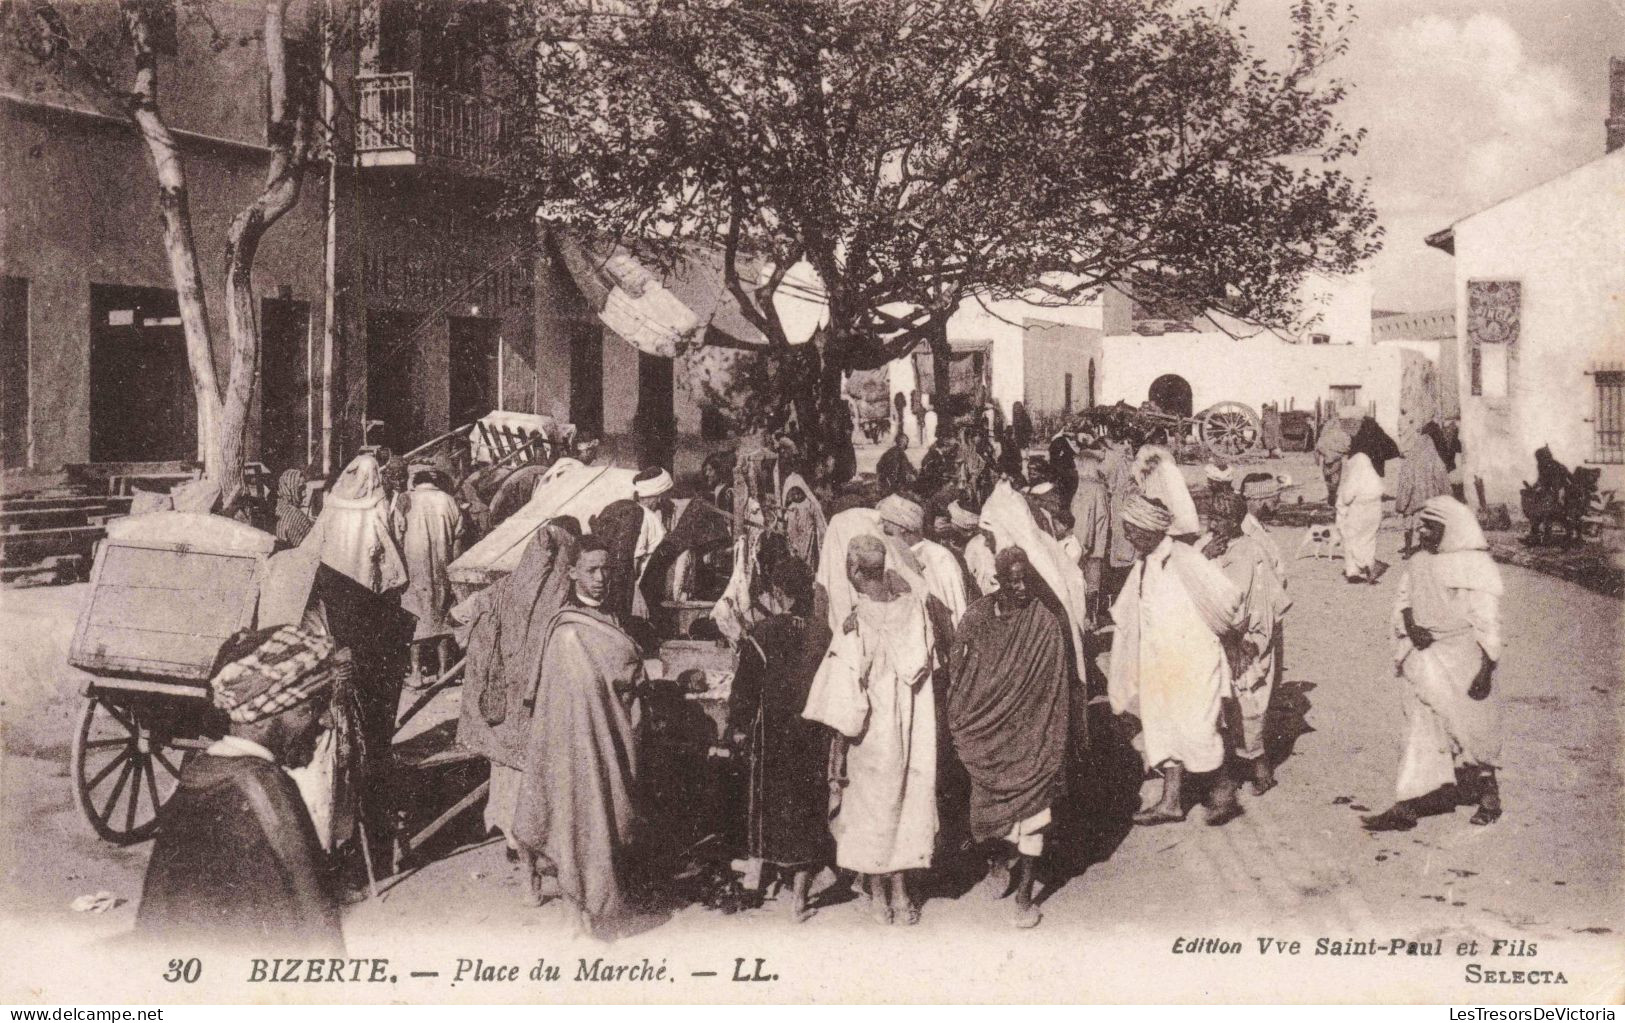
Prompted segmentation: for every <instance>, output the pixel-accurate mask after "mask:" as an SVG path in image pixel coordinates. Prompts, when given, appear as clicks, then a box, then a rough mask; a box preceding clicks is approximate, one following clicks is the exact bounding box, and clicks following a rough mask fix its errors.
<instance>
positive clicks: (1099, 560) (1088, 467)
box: [1071, 449, 1112, 621]
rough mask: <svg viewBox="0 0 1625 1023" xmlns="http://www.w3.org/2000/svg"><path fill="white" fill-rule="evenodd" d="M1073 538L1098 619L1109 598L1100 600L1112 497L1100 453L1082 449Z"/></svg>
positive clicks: (1108, 546) (1091, 612)
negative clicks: (1107, 485)
mask: <svg viewBox="0 0 1625 1023" xmlns="http://www.w3.org/2000/svg"><path fill="white" fill-rule="evenodd" d="M1071 511H1072V537H1073V539H1074V540H1075V541H1076V542H1077V545H1078V559H1079V560H1078V564H1079V567H1081V568H1082V569H1083V581H1084V584H1085V585H1086V586H1087V587H1088V594H1089V603H1090V605H1091V606H1090V608H1089V618H1090V620H1091V621H1093V620H1094V619H1096V618H1098V617H1099V616H1100V613H1101V611H1102V610H1104V608H1105V607H1107V606H1109V605H1110V603H1111V601H1110V600H1109V599H1108V600H1106V601H1104V602H1102V600H1101V587H1102V585H1103V584H1104V581H1105V578H1106V558H1107V557H1108V556H1109V555H1110V553H1111V524H1112V500H1111V491H1110V490H1108V489H1107V487H1106V478H1105V466H1104V465H1103V464H1102V463H1101V460H1100V453H1099V452H1097V451H1094V450H1090V449H1085V450H1084V451H1082V452H1080V453H1079V455H1078V489H1077V492H1076V493H1074V494H1073V495H1072V508H1071Z"/></svg>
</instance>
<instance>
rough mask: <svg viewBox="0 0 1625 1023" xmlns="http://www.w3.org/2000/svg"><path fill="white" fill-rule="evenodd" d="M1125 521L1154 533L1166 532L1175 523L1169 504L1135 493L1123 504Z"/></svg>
mask: <svg viewBox="0 0 1625 1023" xmlns="http://www.w3.org/2000/svg"><path fill="white" fill-rule="evenodd" d="M1123 521H1124V522H1127V523H1128V524H1129V525H1131V526H1138V527H1139V528H1141V529H1144V530H1148V531H1150V532H1152V533H1166V532H1168V527H1169V526H1171V525H1173V524H1174V516H1173V513H1172V512H1170V511H1169V510H1168V506H1167V505H1165V504H1163V503H1162V502H1161V501H1159V500H1157V499H1156V498H1154V497H1146V496H1145V495H1144V494H1135V495H1134V496H1133V497H1131V498H1129V499H1128V501H1127V503H1125V504H1124V505H1123Z"/></svg>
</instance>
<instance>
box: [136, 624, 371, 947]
mask: <svg viewBox="0 0 1625 1023" xmlns="http://www.w3.org/2000/svg"><path fill="white" fill-rule="evenodd" d="M219 662H220V663H221V664H222V665H223V666H222V667H221V668H220V669H219V670H217V671H216V673H215V676H214V678H213V680H212V681H211V682H210V694H211V697H212V700H213V702H214V705H215V706H216V707H218V708H219V709H220V710H222V711H224V712H225V713H226V716H227V718H228V720H229V721H230V723H231V724H230V730H229V733H228V734H227V735H226V737H225V738H223V739H220V740H219V741H218V742H215V743H214V744H213V745H211V746H209V748H208V749H206V750H204V751H203V752H202V753H200V754H198V755H197V756H194V757H193V758H191V759H190V760H188V761H187V762H186V764H185V766H184V767H182V768H181V774H180V781H179V784H178V786H177V788H176V789H175V794H174V795H173V796H172V797H171V798H170V801H169V802H168V803H167V804H166V805H165V806H164V811H163V814H162V817H161V819H160V822H159V825H158V839H157V842H156V843H155V844H154V846H153V849H152V859H150V860H149V861H148V862H147V876H146V881H145V883H144V884H143V886H142V891H141V906H140V908H139V909H138V910H137V912H136V918H135V929H136V933H137V934H138V935H140V936H142V937H143V938H148V939H152V940H154V941H157V942H161V943H162V944H163V947H164V948H165V949H166V950H170V951H174V950H178V949H183V948H220V947H222V946H225V947H236V948H254V949H256V950H260V951H265V950H274V951H275V953H276V954H277V955H286V954H303V955H312V956H330V955H331V956H342V955H343V954H344V936H343V933H342V932H341V931H340V929H339V916H338V903H337V901H336V900H335V898H334V895H333V893H332V891H331V890H330V888H329V886H328V884H327V883H326V882H325V880H324V878H325V876H326V874H325V860H324V858H323V854H322V850H321V846H320V845H319V843H318V842H317V839H316V829H315V826H314V825H313V824H312V823H311V820H310V811H309V810H307V809H306V808H305V803H304V800H302V799H301V798H300V796H299V789H298V787H297V786H295V785H294V782H293V779H292V778H290V777H289V776H288V773H287V769H288V768H293V767H302V766H304V765H306V764H308V763H310V761H311V757H312V754H314V752H315V750H316V739H317V736H318V734H319V733H320V732H321V729H322V728H323V727H324V722H325V721H326V719H327V712H328V708H329V707H330V706H331V702H330V698H331V696H332V693H333V690H334V687H335V686H336V685H340V684H342V682H343V679H344V678H345V676H346V673H347V671H348V668H349V662H348V653H347V652H341V651H339V650H338V649H337V648H336V647H335V646H334V644H333V641H332V640H331V639H329V638H328V637H326V636H322V635H317V634H315V633H312V632H308V631H306V630H304V629H302V628H300V627H298V626H292V625H285V626H281V627H280V628H277V629H267V630H261V631H260V632H253V633H242V634H239V635H238V636H236V637H234V638H233V639H232V640H230V641H228V642H227V644H226V647H225V649H224V650H223V651H222V653H221V656H220V658H219Z"/></svg>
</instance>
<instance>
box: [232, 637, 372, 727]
mask: <svg viewBox="0 0 1625 1023" xmlns="http://www.w3.org/2000/svg"><path fill="white" fill-rule="evenodd" d="M233 643H234V644H235V646H234V647H233V646H231V645H228V650H227V652H226V654H225V656H226V657H231V655H232V654H234V653H237V652H238V651H239V650H241V649H243V647H245V646H246V647H247V648H248V649H247V652H246V653H243V654H242V655H241V656H237V657H234V658H231V659H230V660H229V661H228V663H227V664H226V665H225V666H224V667H222V668H221V669H220V670H219V671H217V672H215V674H214V677H213V678H212V679H210V680H209V691H210V696H211V698H212V699H213V702H214V705H215V706H216V707H219V708H220V709H221V710H223V711H225V712H226V716H227V717H229V718H230V719H231V720H232V721H233V722H234V723H236V724H240V725H246V724H252V723H253V722H255V721H263V720H265V719H266V718H269V717H274V716H276V715H277V714H281V713H282V712H283V711H285V710H290V709H292V708H294V707H297V706H299V705H300V704H301V703H304V702H306V701H307V700H314V699H316V698H317V697H319V696H322V695H324V694H326V693H328V692H329V691H331V690H332V689H333V688H334V687H335V686H340V685H342V684H343V683H344V682H345V681H346V680H348V678H349V674H350V653H349V651H348V650H340V649H338V647H337V646H336V645H335V644H334V643H333V640H332V639H331V638H330V637H328V636H323V635H319V634H317V633H314V632H311V631H309V630H307V629H305V628H302V627H301V626H298V625H283V626H280V627H278V628H277V629H275V630H272V631H271V632H270V634H269V635H266V634H265V633H264V632H263V631H262V632H259V633H250V634H248V635H246V636H242V635H240V636H239V637H235V638H234V640H233Z"/></svg>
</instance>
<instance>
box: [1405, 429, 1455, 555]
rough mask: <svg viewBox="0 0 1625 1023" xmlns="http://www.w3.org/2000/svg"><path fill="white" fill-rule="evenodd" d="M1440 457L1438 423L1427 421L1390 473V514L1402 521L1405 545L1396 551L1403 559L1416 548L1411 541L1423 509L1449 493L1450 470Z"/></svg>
mask: <svg viewBox="0 0 1625 1023" xmlns="http://www.w3.org/2000/svg"><path fill="white" fill-rule="evenodd" d="M1444 454H1445V448H1444V434H1443V432H1442V431H1440V429H1439V424H1438V423H1433V422H1430V423H1428V424H1427V425H1426V426H1424V427H1422V429H1421V430H1419V431H1418V432H1417V434H1416V436H1415V437H1414V438H1412V440H1411V446H1410V448H1409V449H1407V450H1406V452H1405V460H1404V461H1403V462H1401V463H1400V466H1399V471H1398V472H1396V473H1395V474H1394V514H1396V515H1401V516H1404V520H1405V545H1404V547H1403V548H1401V550H1400V554H1401V555H1402V556H1404V557H1410V555H1411V552H1412V551H1414V550H1415V549H1416V547H1415V545H1414V544H1413V543H1412V541H1413V540H1414V539H1415V536H1416V531H1417V529H1418V528H1419V526H1420V525H1421V515H1422V508H1423V506H1424V505H1426V504H1427V502H1428V500H1429V499H1430V498H1434V497H1438V496H1439V495H1440V494H1448V493H1450V469H1449V467H1447V466H1446V465H1445V461H1444Z"/></svg>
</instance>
